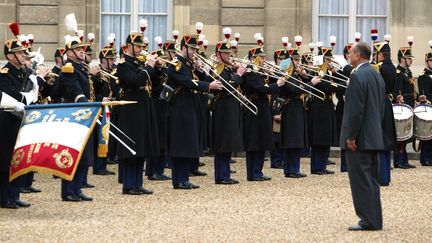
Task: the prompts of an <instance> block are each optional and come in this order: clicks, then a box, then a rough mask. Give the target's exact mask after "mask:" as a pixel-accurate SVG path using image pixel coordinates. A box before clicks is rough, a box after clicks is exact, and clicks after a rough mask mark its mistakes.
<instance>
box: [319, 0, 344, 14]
mask: <svg viewBox="0 0 432 243" xmlns="http://www.w3.org/2000/svg"><path fill="white" fill-rule="evenodd" d="M348 5H349V0H320V4H319V13H320V14H348V12H349V8H348Z"/></svg>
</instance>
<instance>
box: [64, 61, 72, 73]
mask: <svg viewBox="0 0 432 243" xmlns="http://www.w3.org/2000/svg"><path fill="white" fill-rule="evenodd" d="M61 72H62V73H74V72H75V70H74V67H73V66H72V63H70V62H68V63H66V64H65V65H63V67H62V68H61Z"/></svg>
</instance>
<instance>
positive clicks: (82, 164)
mask: <svg viewBox="0 0 432 243" xmlns="http://www.w3.org/2000/svg"><path fill="white" fill-rule="evenodd" d="M84 46H85V45H84V44H82V43H81V40H80V39H79V38H78V37H71V38H70V39H68V40H67V41H66V47H65V48H66V55H67V60H66V64H65V65H64V66H63V67H62V69H61V72H60V76H59V80H58V82H59V83H60V84H61V86H62V92H61V93H62V95H63V100H64V102H72V103H73V102H88V101H90V100H91V87H90V82H89V76H88V73H87V70H86V68H85V67H84V66H83V64H82V62H83V61H84V58H85V51H84ZM92 150H93V140H92V137H90V138H89V139H88V141H87V144H86V146H85V149H84V151H83V153H82V156H81V160H80V161H79V164H78V166H77V169H76V172H75V176H74V178H73V179H72V181H66V180H62V188H61V189H62V190H61V191H62V192H61V196H62V199H63V201H70V202H78V201H81V200H83V201H92V200H93V199H92V198H91V197H88V196H86V195H85V194H84V193H83V192H82V190H81V187H82V185H83V183H84V181H85V178H84V177H85V175H86V173H85V172H86V171H87V170H88V166H89V164H90V162H91V161H92V160H93V151H92Z"/></svg>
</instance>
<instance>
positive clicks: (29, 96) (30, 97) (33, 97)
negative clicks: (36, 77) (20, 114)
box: [21, 90, 38, 105]
mask: <svg viewBox="0 0 432 243" xmlns="http://www.w3.org/2000/svg"><path fill="white" fill-rule="evenodd" d="M21 94H22V95H23V96H24V97H25V99H26V105H30V104H31V103H32V102H36V101H37V99H38V95H37V93H36V94H35V92H34V91H33V90H31V91H29V92H21Z"/></svg>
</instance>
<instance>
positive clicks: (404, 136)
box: [393, 104, 414, 142]
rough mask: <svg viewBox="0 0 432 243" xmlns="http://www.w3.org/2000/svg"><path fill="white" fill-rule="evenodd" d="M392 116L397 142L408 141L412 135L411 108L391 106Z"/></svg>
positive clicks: (412, 114)
mask: <svg viewBox="0 0 432 243" xmlns="http://www.w3.org/2000/svg"><path fill="white" fill-rule="evenodd" d="M393 116H394V120H395V127H396V137H397V141H399V142H401V141H405V140H408V139H410V138H411V137H412V135H413V117H414V112H413V110H412V108H411V107H410V106H409V105H406V104H393Z"/></svg>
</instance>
